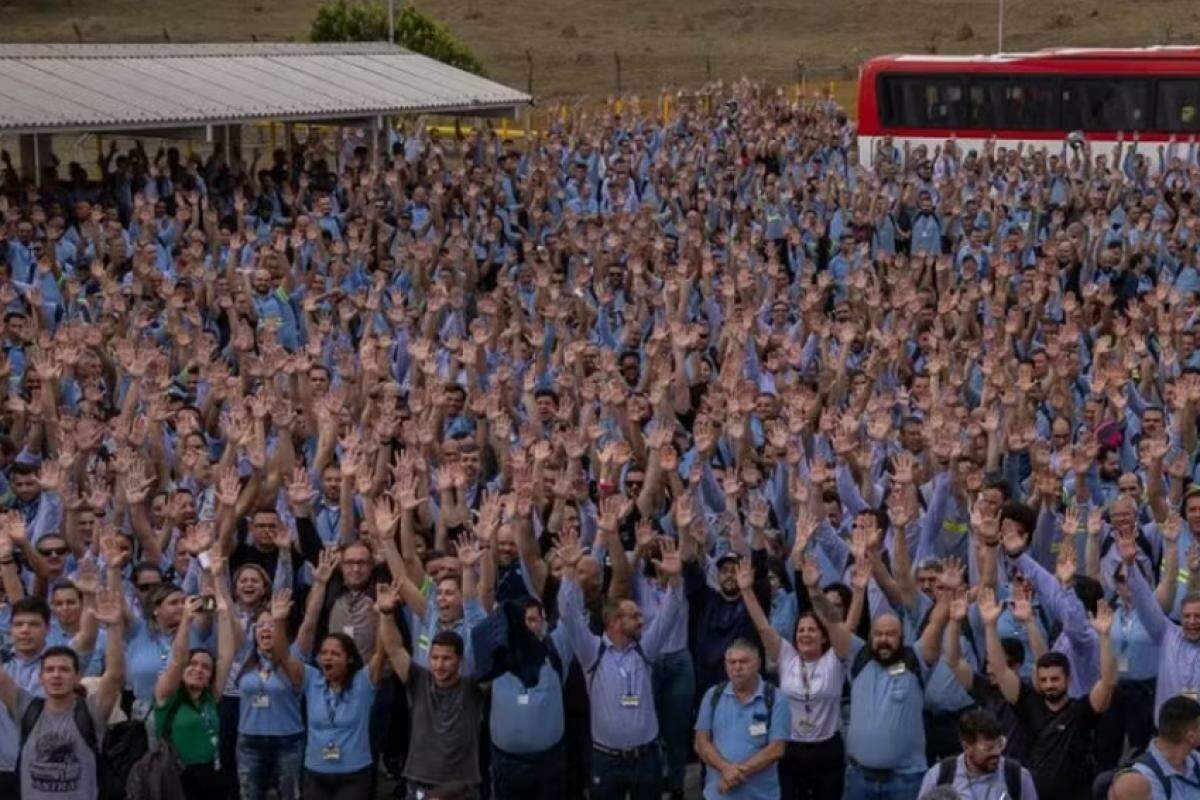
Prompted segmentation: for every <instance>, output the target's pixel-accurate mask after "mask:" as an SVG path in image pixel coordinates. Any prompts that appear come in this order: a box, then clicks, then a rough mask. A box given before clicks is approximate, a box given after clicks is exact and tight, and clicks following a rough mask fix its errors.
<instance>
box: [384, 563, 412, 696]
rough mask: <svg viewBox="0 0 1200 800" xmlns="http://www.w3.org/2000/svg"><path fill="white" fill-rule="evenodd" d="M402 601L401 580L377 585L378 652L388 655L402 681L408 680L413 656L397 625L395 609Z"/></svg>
mask: <svg viewBox="0 0 1200 800" xmlns="http://www.w3.org/2000/svg"><path fill="white" fill-rule="evenodd" d="M399 602H400V580H399V579H397V580H394V581H392V583H391V584H390V585H389V584H384V583H381V584H378V585H377V586H376V587H375V611H376V612H377V613H378V614H379V645H378V647H376V652H379V651H382V652H383V653H384V654H386V655H387V659H388V661H389V662H390V663H391V665H392V669H394V670H395V671H396V677H397V678H399V679H400V681H401V682H403V683H407V682H408V672H409V669H410V668H411V667H412V656H411V655H409V653H408V650H406V649H404V640H403V639H402V638H401V636H400V630H399V629H398V628H397V627H396V618H395V614H394V612H395V610H396V605H397V604H398V603H399Z"/></svg>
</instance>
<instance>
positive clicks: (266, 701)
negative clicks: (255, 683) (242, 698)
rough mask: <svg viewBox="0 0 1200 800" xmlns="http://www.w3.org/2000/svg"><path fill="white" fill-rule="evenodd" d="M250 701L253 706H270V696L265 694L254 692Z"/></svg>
mask: <svg viewBox="0 0 1200 800" xmlns="http://www.w3.org/2000/svg"><path fill="white" fill-rule="evenodd" d="M251 703H252V705H253V706H254V707H255V708H270V707H271V698H270V697H268V696H267V695H265V694H256V695H254V700H253V701H251Z"/></svg>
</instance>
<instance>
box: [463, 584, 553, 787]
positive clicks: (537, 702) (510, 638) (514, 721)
mask: <svg viewBox="0 0 1200 800" xmlns="http://www.w3.org/2000/svg"><path fill="white" fill-rule="evenodd" d="M510 609H511V613H510V611H509V610H510ZM497 613H501V614H510V616H509V619H508V634H507V636H506V645H507V646H506V647H505V648H504V649H505V651H506V652H505V656H506V657H505V659H504V660H505V662H506V663H505V664H503V665H502V666H499V668H498V669H497V670H496V671H499V669H506V671H505V672H503V674H501V675H499V676H498V677H496V679H495V680H494V681H493V682H492V710H491V716H490V733H491V740H492V764H491V771H492V775H491V777H492V796H493V797H494V798H495V800H539V798H540V799H543V800H558V798H560V797H563V796H565V795H566V780H567V762H566V751H565V750H564V747H563V731H564V724H563V719H564V717H563V683H564V682H565V681H566V677H567V665H569V664H570V660H571V650H570V645H569V644H568V643H567V635H566V631H565V630H564V629H563V627H562V626H561V625H560V626H559V627H558V628H556V629H555V630H554V631H553V633H551V634H550V635H546V632H545V631H546V615H545V611H544V609H543V608H542V604H541V603H540V602H539V601H538V600H535V599H534V598H532V597H528V596H526V597H523V598H521V599H519V600H516V601H513V602H511V603H505V604H504V605H503V606H502V607H501V610H500V611H498V612H497ZM518 616H519V621H518V619H516V617H518ZM518 625H519V626H520V627H519V628H518V627H517V626H518ZM481 627H482V626H481ZM476 630H479V628H477V629H476ZM479 649H480V648H479V646H478V645H477V646H476V651H477V652H478V651H479ZM489 674H495V672H491V673H489ZM477 678H478V679H479V680H486V676H485V675H478V676H477Z"/></svg>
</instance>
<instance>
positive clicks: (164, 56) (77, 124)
mask: <svg viewBox="0 0 1200 800" xmlns="http://www.w3.org/2000/svg"><path fill="white" fill-rule="evenodd" d="M530 101H531V98H530V97H529V96H528V95H526V94H524V93H522V92H518V91H516V90H515V89H510V88H509V87H507V86H504V85H503V84H499V83H496V82H495V81H490V80H487V79H485V78H480V77H479V76H477V75H472V74H471V73H469V72H464V71H463V70H460V69H456V68H454V67H451V66H448V65H446V64H443V63H441V62H439V61H435V60H433V59H431V58H427V57H425V56H422V55H418V54H416V53H413V52H411V51H409V50H405V49H404V48H401V47H393V46H391V45H388V44H383V43H350V44H283V43H254V44H178V45H176V44H120V45H99V44H36V45H30V44H13V45H0V132H32V131H54V130H69V129H81V130H104V129H109V130H112V129H122V128H139V127H155V128H163V127H172V126H189V127H190V126H195V125H205V124H219V123H227V122H244V121H249V120H254V119H319V118H335V117H341V118H345V117H366V116H374V115H376V114H398V113H406V112H415V111H427V112H436V111H458V112H469V111H472V110H487V109H491V108H501V107H505V106H513V105H519V104H524V103H529V102H530Z"/></svg>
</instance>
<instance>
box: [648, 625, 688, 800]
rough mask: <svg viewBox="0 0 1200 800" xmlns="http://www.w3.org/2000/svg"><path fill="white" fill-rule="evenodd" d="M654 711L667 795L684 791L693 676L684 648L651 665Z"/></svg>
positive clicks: (686, 651)
mask: <svg viewBox="0 0 1200 800" xmlns="http://www.w3.org/2000/svg"><path fill="white" fill-rule="evenodd" d="M653 685H654V709H655V711H656V712H657V713H658V732H659V736H660V738H661V739H662V750H663V760H664V761H665V762H666V771H667V783H666V786H664V787H663V788H664V789H665V791H668V792H682V791H683V774H684V771H685V770H686V769H687V757H688V749H689V748H690V747H691V744H692V720H693V719H695V717H694V716H693V714H692V697H693V695H694V694H695V691H696V690H695V685H696V677H695V675H694V674H693V670H692V654H691V652H690V651H688V650H687V649H686V648H685V649H683V650H680V651H679V652H677V653H667V654H666V655H664V656H662V657H661V658H659V660H658V661H657V662H656V663H655V664H654V673H653Z"/></svg>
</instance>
